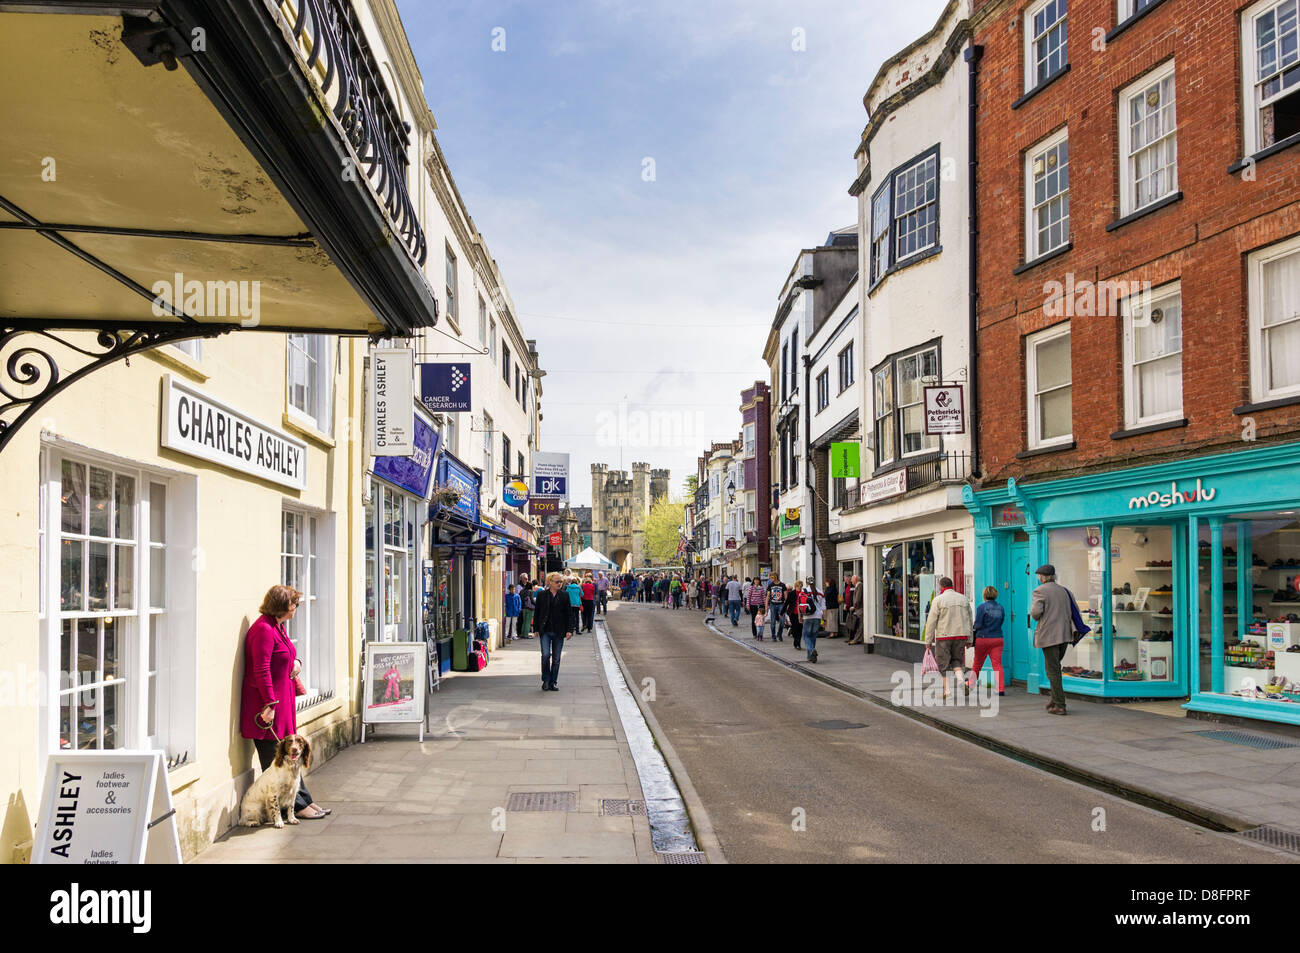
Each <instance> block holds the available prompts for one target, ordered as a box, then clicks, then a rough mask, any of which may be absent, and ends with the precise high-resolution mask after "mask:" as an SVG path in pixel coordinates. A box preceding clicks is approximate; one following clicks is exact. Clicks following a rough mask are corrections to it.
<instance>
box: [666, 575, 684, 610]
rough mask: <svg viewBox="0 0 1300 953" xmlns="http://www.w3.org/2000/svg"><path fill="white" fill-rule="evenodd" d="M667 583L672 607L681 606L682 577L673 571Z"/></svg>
mask: <svg viewBox="0 0 1300 953" xmlns="http://www.w3.org/2000/svg"><path fill="white" fill-rule="evenodd" d="M668 585H669V592H670V593H671V594H672V599H673V608H674V609H680V608H681V607H682V577H681V576H679V575H677V573H673V579H672V582H670V583H669V584H668Z"/></svg>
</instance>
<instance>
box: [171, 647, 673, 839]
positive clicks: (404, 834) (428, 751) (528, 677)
mask: <svg viewBox="0 0 1300 953" xmlns="http://www.w3.org/2000/svg"><path fill="white" fill-rule="evenodd" d="M559 685H560V690H559V691H558V692H546V693H543V692H542V691H541V676H540V659H539V648H538V641H537V640H536V639H530V640H526V641H523V642H516V643H512V644H511V645H509V646H507V647H504V648H501V649H498V650H497V651H495V652H493V653H492V657H491V661H490V663H489V665H488V667H487V668H486V669H485V670H484V671H482V672H477V673H473V674H469V673H457V674H453V675H451V676H449V677H446V678H444V680H443V683H442V690H441V691H438V692H434V693H433V695H432V698H431V700H430V704H429V709H430V715H429V721H428V729H427V730H426V732H425V741H424V743H423V744H421V743H420V742H418V741H417V740H416V731H417V726H415V725H393V726H384V725H381V726H379V728H378V731H377V732H374V733H372V734H368V735H367V741H366V743H365V744H364V745H361V744H357V745H353V746H351V747H349V748H347V749H346V750H344V751H342V752H340V753H339V754H338V755H337V756H336V757H334V758H333V759H331V760H330V761H328V762H327V763H325V764H323V765H321V766H320V767H319V768H317V769H315V770H313V771H311V773H310V774H309V775H308V781H309V786H310V788H311V792H312V796H313V797H314V798H315V799H316V801H317V803H319V804H322V805H324V806H326V807H329V808H330V809H332V810H333V812H334V813H333V814H332V815H331V816H329V817H327V818H324V819H323V820H318V821H302V822H300V823H299V824H298V825H297V826H294V827H290V826H286V827H285V828H283V829H282V830H276V829H275V828H274V827H269V826H264V827H260V828H254V829H247V828H238V829H236V830H234V831H232V832H231V833H229V834H228V835H226V836H225V837H224V838H222V839H221V840H219V841H218V842H217V843H215V844H213V845H212V847H210V848H208V850H206V851H204V852H203V853H202V854H200V855H199V856H198V857H197V858H195V860H194V862H195V863H267V862H287V863H304V862H314V863H322V862H323V863H332V862H342V863H393V862H400V863H422V862H424V863H507V864H510V863H557V862H565V863H573V862H577V863H581V862H591V863H658V862H659V859H658V857H657V856H656V855H655V853H654V850H653V847H652V845H651V840H650V826H649V821H648V820H647V818H646V817H644V816H630V815H629V816H603V815H602V814H601V800H602V799H607V798H608V799H631V800H636V801H643V800H644V798H643V796H642V793H641V786H640V782H639V780H638V778H637V772H636V766H635V764H634V762H633V760H632V757H631V752H630V750H629V749H628V746H627V741H626V737H625V735H624V732H623V727H622V725H621V723H620V722H619V719H618V715H617V711H616V709H615V707H614V704H613V699H612V697H611V695H610V692H609V689H608V686H607V685H606V684H605V679H604V676H603V674H602V673H601V667H600V660H599V656H598V654H597V649H596V644H595V641H594V640H593V638H592V636H590V635H575V636H574V637H573V639H572V640H570V641H569V642H568V643H567V644H566V645H565V648H564V656H563V660H562V662H561V667H560V679H559ZM525 792H531V793H535V792H570V793H571V794H572V795H573V796H574V799H575V809H574V810H571V811H531V812H522V811H514V810H509V807H510V805H509V803H508V802H509V799H510V795H512V794H519V793H525Z"/></svg>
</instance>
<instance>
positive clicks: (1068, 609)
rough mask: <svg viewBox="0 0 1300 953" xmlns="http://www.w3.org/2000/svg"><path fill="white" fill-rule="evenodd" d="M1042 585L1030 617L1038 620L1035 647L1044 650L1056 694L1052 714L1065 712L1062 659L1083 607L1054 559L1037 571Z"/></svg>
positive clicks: (1032, 600)
mask: <svg viewBox="0 0 1300 953" xmlns="http://www.w3.org/2000/svg"><path fill="white" fill-rule="evenodd" d="M1034 575H1036V576H1037V577H1038V583H1039V585H1038V588H1037V589H1035V590H1034V595H1033V598H1032V599H1031V600H1030V604H1029V617H1030V618H1031V619H1034V620H1036V621H1037V622H1038V626H1037V627H1036V628H1035V629H1034V648H1037V649H1042V650H1043V669H1044V671H1045V672H1046V673H1047V681H1048V683H1049V684H1050V685H1051V687H1052V698H1051V701H1049V702H1048V703H1047V712H1048V714H1051V715H1064V714H1065V689H1063V688H1062V687H1061V659H1063V658H1065V650H1066V649H1067V648H1069V647H1070V644H1071V643H1072V642H1073V641H1074V636H1075V632H1076V627H1075V622H1074V617H1075V615H1076V614H1077V613H1078V611H1079V609H1078V607H1077V606H1076V605H1075V602H1074V596H1072V595H1070V591H1069V590H1068V589H1066V588H1065V587H1064V586H1062V585H1060V584H1059V583H1058V582H1057V581H1056V567H1055V566H1053V565H1052V564H1051V563H1045V564H1043V565H1042V566H1039V567H1038V569H1037V570H1036V571H1035V572H1034Z"/></svg>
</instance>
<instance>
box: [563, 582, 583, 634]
mask: <svg viewBox="0 0 1300 953" xmlns="http://www.w3.org/2000/svg"><path fill="white" fill-rule="evenodd" d="M564 591H565V592H566V593H567V594H568V596H569V609H570V610H571V613H570V614H571V615H572V616H573V618H572V619H571V620H570V621H569V628H570V630H572V631H574V632H579V631H581V629H582V583H580V582H578V578H577V577H576V576H569V577H567V578H566V579H565V580H564Z"/></svg>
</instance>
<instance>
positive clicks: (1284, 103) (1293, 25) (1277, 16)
mask: <svg viewBox="0 0 1300 953" xmlns="http://www.w3.org/2000/svg"><path fill="white" fill-rule="evenodd" d="M1241 23H1242V29H1241V53H1242V56H1241V61H1242V63H1243V64H1245V72H1246V75H1245V83H1244V85H1245V88H1246V97H1247V99H1246V154H1247V155H1251V154H1253V153H1256V152H1260V151H1262V150H1264V149H1267V148H1268V147H1269V146H1271V145H1274V144H1276V143H1278V142H1281V141H1283V140H1284V139H1288V138H1290V137H1291V136H1294V135H1296V134H1300V0H1264V2H1262V3H1257V4H1255V6H1253V7H1251V8H1250V9H1248V10H1247V11H1246V12H1245V14H1244V15H1243V16H1242V20H1241Z"/></svg>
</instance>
